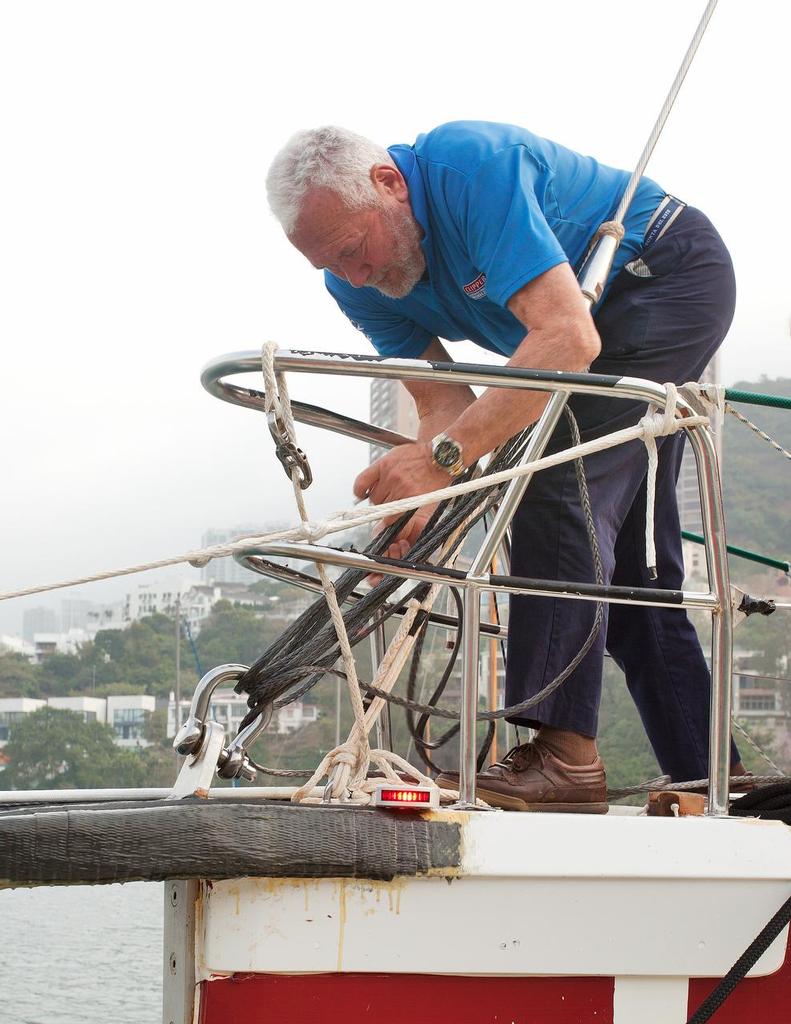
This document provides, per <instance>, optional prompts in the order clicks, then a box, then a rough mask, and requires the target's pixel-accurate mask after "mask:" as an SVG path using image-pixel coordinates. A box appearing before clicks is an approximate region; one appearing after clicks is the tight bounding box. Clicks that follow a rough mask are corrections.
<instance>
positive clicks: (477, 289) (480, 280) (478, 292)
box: [462, 274, 486, 299]
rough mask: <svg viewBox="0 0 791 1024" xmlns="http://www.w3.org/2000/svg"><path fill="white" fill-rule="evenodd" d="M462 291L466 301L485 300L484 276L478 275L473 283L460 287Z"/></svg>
mask: <svg viewBox="0 0 791 1024" xmlns="http://www.w3.org/2000/svg"><path fill="white" fill-rule="evenodd" d="M462 291H463V292H464V294H465V295H466V296H467V298H468V299H485V298H486V274H478V276H477V277H476V278H475V280H474V281H470V283H469V284H465V285H463V286H462Z"/></svg>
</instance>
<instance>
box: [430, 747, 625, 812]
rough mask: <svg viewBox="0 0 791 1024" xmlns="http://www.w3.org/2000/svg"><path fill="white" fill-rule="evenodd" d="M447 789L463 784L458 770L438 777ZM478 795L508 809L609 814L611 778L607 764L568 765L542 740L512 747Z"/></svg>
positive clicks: (481, 778) (484, 776)
mask: <svg viewBox="0 0 791 1024" xmlns="http://www.w3.org/2000/svg"><path fill="white" fill-rule="evenodd" d="M437 785H438V786H439V787H440V788H441V789H458V788H459V775H458V772H443V773H442V774H441V775H440V776H438V777H437ZM476 793H477V795H478V796H479V797H480V798H481V800H485V801H486V802H487V803H488V804H491V805H492V806H493V807H502V808H504V809H505V810H508V811H567V812H572V813H578V814H606V813H607V810H608V806H607V782H606V778H605V774H604V764H603V763H602V760H601V758H600V757H597V758H596V760H595V761H594V762H593V763H592V764H588V765H583V766H582V767H578V766H577V765H572V764H564V763H563V761H560V760H559V759H558V758H557V757H555V755H554V754H552V753H551V752H550V751H549V750H548V749H547V748H546V747H545V746H544V745H543V744H542V743H541V741H540V740H533V741H532V743H523V744H522V745H521V746H518V747H514V748H513V749H512V750H509V751H508V753H507V754H506V755H505V757H504V758H503V760H502V761H500V762H497V763H496V764H493V765H491V766H490V767H489V768H487V769H486V770H485V771H483V772H481V773H480V775H478V778H477V788H476Z"/></svg>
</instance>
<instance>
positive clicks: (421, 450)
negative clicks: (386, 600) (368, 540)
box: [354, 441, 451, 586]
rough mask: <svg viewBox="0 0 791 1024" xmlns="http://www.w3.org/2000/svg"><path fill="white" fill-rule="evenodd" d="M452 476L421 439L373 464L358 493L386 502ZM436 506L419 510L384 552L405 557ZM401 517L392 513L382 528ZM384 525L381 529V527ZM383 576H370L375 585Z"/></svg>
mask: <svg viewBox="0 0 791 1024" xmlns="http://www.w3.org/2000/svg"><path fill="white" fill-rule="evenodd" d="M450 479H451V478H450V476H449V474H448V473H446V472H444V470H441V469H439V468H438V467H437V466H435V465H434V463H433V462H432V461H431V444H430V443H429V442H428V441H417V442H415V443H413V444H404V445H401V446H399V447H398V448H394V449H393V450H392V451H390V452H388V453H387V455H384V456H383V457H382V458H381V459H378V460H377V461H376V462H374V463H372V464H371V465H370V466H369V467H368V468H367V469H365V470H363V472H362V473H360V475H359V476H358V477H357V479H356V480H355V482H354V493H355V494H356V495H357V497H358V498H363V497H365V495H368V497H369V499H370V501H371V504H373V505H382V504H384V503H385V502H387V501H396V500H397V499H398V498H409V497H411V496H412V495H413V494H426V493H427V492H428V491H435V490H437V489H438V488H440V487H446V486H447V485H448V484H449V483H450ZM435 507H436V506H435V505H425V506H423V507H422V508H419V509H417V511H416V512H415V514H414V515H413V516H412V518H411V519H410V520H409V522H408V523H407V524H406V526H405V527H404V529H403V530H402V531H401V533H400V534H399V535H398V537H397V538H396V539H395V540H394V541H393V543H392V544H391V545H390V547H389V548H388V549H387V551H385V552H384V554H385V555H386V556H387V557H388V558H404V557H405V556H406V554H407V553H408V552H409V549H410V548H411V547H412V545H413V544H414V543H415V541H416V540H417V538H418V536H419V534H420V532H421V530H422V529H423V527H424V526H425V525H426V523H427V522H428V520H429V518H430V517H431V514H432V512H433V511H434V508H435ZM396 519H398V516H388V517H387V518H385V519H384V520H383V521H382V524H381V527H383V526H387V525H388V524H389V523H392V522H394V521H395V520H396ZM381 527H380V529H381ZM381 578H382V577H381V576H370V577H369V580H370V583H371V585H372V586H376V584H377V583H378V582H379V581H380V580H381Z"/></svg>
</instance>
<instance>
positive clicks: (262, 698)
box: [236, 435, 526, 727]
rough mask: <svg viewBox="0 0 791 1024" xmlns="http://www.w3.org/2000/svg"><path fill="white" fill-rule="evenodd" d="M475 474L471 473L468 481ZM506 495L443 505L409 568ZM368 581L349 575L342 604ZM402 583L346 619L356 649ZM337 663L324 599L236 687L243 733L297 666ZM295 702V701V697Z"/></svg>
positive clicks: (384, 536) (515, 453)
mask: <svg viewBox="0 0 791 1024" xmlns="http://www.w3.org/2000/svg"><path fill="white" fill-rule="evenodd" d="M525 443H526V440H525V436H524V435H520V436H518V437H516V438H514V439H512V440H511V441H510V442H508V443H507V444H506V445H504V446H503V447H502V448H501V450H500V451H499V452H498V453H497V455H496V456H495V457H494V458H493V459H492V460H491V462H490V465H489V466H488V467H487V470H486V474H488V473H491V472H496V471H498V470H500V469H503V468H507V467H508V466H510V465H511V464H512V463H514V462H516V461H517V460H518V459H519V457H520V456H521V454H522V451H523V450H524V445H525ZM471 472H472V471H469V475H471ZM486 474H485V475H486ZM502 490H503V485H493V487H492V488H491V489H487V490H483V491H479V492H472V493H471V494H465V495H460V496H459V497H458V498H452V499H448V500H446V501H444V502H442V503H441V504H440V505H439V506H438V507H437V509H436V510H435V511H434V513H433V514H432V516H431V517H430V519H429V520H428V522H427V524H426V526H425V528H424V529H423V530H422V532H421V534H420V536H419V537H418V539H417V541H416V542H415V545H414V546H413V548H412V550H411V551H410V563H411V562H412V560H415V561H419V562H422V561H424V560H426V559H428V558H430V557H431V556H432V555H434V554H435V553H436V552H437V551H438V550H439V549H441V548H442V547H443V546H444V545H445V544H446V542H447V540H448V539H449V538H450V537H452V535H453V534H454V533H455V532H456V530H457V529H458V528H459V527H460V526H461V525H462V524H463V523H465V521H466V520H471V523H470V525H472V522H476V521H477V520H478V519H480V517H481V516H482V515H483V513H484V512H485V511H487V510H488V509H489V508H490V507H491V506H492V504H493V503H494V502H496V500H497V498H498V496H499V494H500V493H501V491H502ZM411 515H412V513H407V514H406V515H405V516H402V517H401V518H400V519H399V520H398V521H397V522H396V523H394V524H393V525H391V526H390V527H388V528H386V529H385V530H384V531H383V532H382V533H381V534H379V535H378V536H377V537H375V538H374V540H373V541H372V543H371V544H369V545H368V547H367V548H366V553H367V554H371V555H373V556H374V557H375V556H377V555H379V554H380V553H381V552H382V551H384V550H386V549H387V547H388V546H389V544H390V543H391V542H392V540H393V539H394V537H395V536H397V534H398V533H399V532H400V531H401V530H402V529H403V527H404V525H405V524H406V523H407V522H408V521H409V518H410V517H411ZM455 546H457V545H454V547H455ZM448 557H450V552H447V553H446V555H445V557H444V558H443V559H442V560H441V561H442V562H445V561H446V560H447V558H448ZM366 575H368V571H367V570H360V569H350V570H347V571H346V572H344V573H343V574H342V575H341V576H340V577H339V579H338V580H337V581H336V583H335V584H334V586H335V589H336V592H337V594H338V599H339V601H340V602H343V601H344V600H345V599H346V597H347V596H348V594H349V593H351V591H352V590H354V589H355V587H356V586H357V585H358V584H359V583H360V582H361V581H362V580H363V579H364V578H365V576H366ZM401 582H402V581H401V580H400V578H397V577H385V578H384V579H383V580H382V581H381V582H380V583H379V584H378V585H377V586H376V587H374V588H372V589H371V590H370V591H369V593H368V594H366V595H365V596H364V597H363V598H362V599H361V600H360V601H358V602H356V603H355V605H353V606H352V608H351V609H349V610H348V611H347V612H346V613H345V614H344V621H345V623H346V628H347V632H348V634H349V640H350V642H351V643H352V644H353V645H354V644H357V643H359V642H360V641H361V640H362V639H364V638H365V637H366V636H368V635H369V633H370V631H371V629H372V628H375V625H374V626H371V625H370V619H371V618H372V616H373V614H374V612H375V611H376V610H377V609H379V608H380V607H381V606H382V605H383V604H385V602H387V599H388V598H389V597H390V596H391V595H392V594H393V593H395V591H396V590H398V588H399V587H400V586H401ZM429 587H430V584H428V583H421V584H419V585H418V587H417V588H415V591H414V593H415V595H416V596H417V597H418V598H419V597H420V596H421V595H422V596H424V595H425V593H427V592H428V588H429ZM337 657H338V639H337V636H336V634H335V627H334V626H333V624H332V621H331V618H330V615H329V608H328V606H327V602H326V600H325V599H324V597H321V598H319V599H318V600H317V601H315V602H314V603H313V605H311V607H310V608H309V609H308V610H307V611H306V612H304V613H303V614H302V615H301V616H300V617H299V618H298V619H297V620H295V622H293V623H292V624H291V626H290V627H289V628H288V629H286V630H285V631H284V632H283V633H282V634H281V635H280V637H278V639H277V640H275V642H274V643H273V644H271V645H270V647H269V648H268V649H267V650H266V651H265V652H264V653H263V654H262V655H261V657H260V658H258V659H257V660H256V662H254V664H253V665H252V666H251V667H250V669H249V670H248V672H246V673H245V675H244V676H243V677H242V678H241V679H240V680H239V681H238V682H237V685H236V690H237V692H247V693H248V694H249V698H248V704H249V705H250V708H251V711H250V712H249V713H248V715H247V716H246V717H245V720H244V722H243V724H242V727H244V726H245V725H246V724H248V723H249V722H250V721H252V720H254V719H255V718H256V717H258V715H259V714H260V713H261V711H262V710H263V709H264V708H265V707H266V706H268V705H269V704H271V703H273V702H274V701H275V700H277V699H278V698H280V697H282V696H283V695H284V694H285V693H286V691H287V690H289V689H291V688H292V687H293V685H294V683H295V682H296V680H295V676H294V666H295V665H300V664H306V663H307V664H312V665H319V666H322V667H328V666H329V665H331V664H333V663H334V662H335V661H336V660H337ZM319 678H320V676H317V677H316V678H315V679H313V680H309V681H306V684H305V686H303V688H302V691H301V692H303V693H304V692H306V688H305V687H307V688H308V689H309V688H310V685H315V683H316V682H318V679H319ZM308 684H309V685H308ZM291 697H292V699H293V697H294V694H292V695H291Z"/></svg>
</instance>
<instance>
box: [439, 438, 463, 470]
mask: <svg viewBox="0 0 791 1024" xmlns="http://www.w3.org/2000/svg"><path fill="white" fill-rule="evenodd" d="M460 454H461V449H460V448H459V446H458V445H457V444H456V442H455V441H450V440H446V441H440V442H439V444H438V445H437V447H436V448H435V449H434V461H435V462H436V463H437V465H439V466H442V467H443V468H444V469H450V468H451V467H452V466H455V465H456V463H457V462H458V460H459V455H460Z"/></svg>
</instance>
